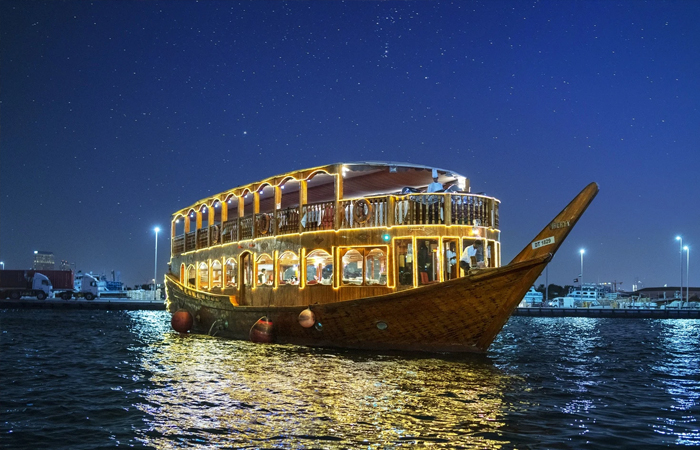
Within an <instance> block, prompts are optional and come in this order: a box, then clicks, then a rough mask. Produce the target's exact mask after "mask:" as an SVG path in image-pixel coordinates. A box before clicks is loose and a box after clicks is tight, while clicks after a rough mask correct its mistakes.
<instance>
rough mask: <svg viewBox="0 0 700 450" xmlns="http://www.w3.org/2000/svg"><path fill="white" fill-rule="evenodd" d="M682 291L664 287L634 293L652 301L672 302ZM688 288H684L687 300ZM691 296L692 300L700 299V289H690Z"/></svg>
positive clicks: (684, 296) (676, 288)
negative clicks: (686, 292)
mask: <svg viewBox="0 0 700 450" xmlns="http://www.w3.org/2000/svg"><path fill="white" fill-rule="evenodd" d="M679 291H680V289H679V288H678V287H677V286H676V287H673V286H664V287H648V288H644V289H639V290H637V291H635V292H634V293H635V294H636V295H642V296H643V297H649V298H651V299H652V300H664V299H667V300H672V299H674V298H678V297H679V294H678V292H679ZM685 291H686V287H685V286H683V299H684V300H685V299H686V295H685ZM688 291H689V294H690V299H691V300H692V299H693V297H695V298H699V297H700V288H697V287H692V286H691V287H690V289H688Z"/></svg>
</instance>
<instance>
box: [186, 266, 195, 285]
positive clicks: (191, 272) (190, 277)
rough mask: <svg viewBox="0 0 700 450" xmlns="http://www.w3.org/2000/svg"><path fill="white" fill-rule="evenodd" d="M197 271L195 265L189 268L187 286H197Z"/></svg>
mask: <svg viewBox="0 0 700 450" xmlns="http://www.w3.org/2000/svg"><path fill="white" fill-rule="evenodd" d="M196 278H197V271H196V270H195V268H194V266H190V267H188V268H187V286H189V287H191V288H196V287H197V282H196Z"/></svg>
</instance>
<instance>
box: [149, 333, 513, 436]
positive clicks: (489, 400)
mask: <svg viewBox="0 0 700 450" xmlns="http://www.w3.org/2000/svg"><path fill="white" fill-rule="evenodd" d="M161 336H163V335H161ZM141 363H142V365H143V369H144V370H145V371H146V372H148V373H150V374H151V383H152V385H153V386H154V387H153V388H151V389H149V390H148V391H147V392H144V393H143V395H144V398H145V402H144V403H143V404H141V405H139V408H141V409H142V410H143V411H144V412H146V413H147V417H150V421H149V422H150V423H149V427H148V428H147V430H146V431H144V432H143V433H142V436H141V438H142V439H143V442H144V443H146V444H148V445H151V446H153V447H155V448H160V449H167V448H180V447H189V446H201V445H203V444H205V446H206V447H211V448H213V447H219V446H235V447H238V446H241V447H245V446H248V447H260V446H266V447H270V446H272V447H277V448H307V447H313V448H318V447H322V448H336V447H337V448H348V447H353V448H355V447H363V448H378V447H384V446H389V447H402V446H406V447H410V446H414V445H416V444H426V443H430V444H431V445H434V446H438V447H441V448H454V447H456V446H460V447H463V448H485V447H486V448H497V447H500V446H503V445H504V444H507V442H505V441H504V440H503V438H502V437H500V436H499V433H498V430H499V428H500V427H502V426H503V415H504V413H503V407H504V405H503V402H504V400H503V392H504V390H506V389H508V386H509V383H510V380H509V378H508V377H507V376H506V375H504V374H503V373H501V371H499V370H498V369H497V368H495V367H494V366H493V365H492V364H490V363H489V362H488V360H487V359H485V358H466V360H465V358H464V357H461V358H460V359H458V360H450V359H435V358H425V357H423V358H416V357H413V356H411V357H406V356H374V355H369V354H362V353H352V352H341V351H338V352H334V351H328V350H319V349H308V348H305V347H296V346H279V345H256V344H252V343H248V342H239V341H229V340H221V339H217V338H211V337H207V336H186V337H180V336H179V335H177V334H174V333H166V334H165V335H164V339H162V340H161V341H160V342H154V343H151V344H150V345H149V346H147V347H144V348H143V349H142V358H141Z"/></svg>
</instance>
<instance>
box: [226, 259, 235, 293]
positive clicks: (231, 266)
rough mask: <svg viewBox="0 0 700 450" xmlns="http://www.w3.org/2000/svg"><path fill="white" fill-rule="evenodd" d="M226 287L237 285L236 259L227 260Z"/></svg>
mask: <svg viewBox="0 0 700 450" xmlns="http://www.w3.org/2000/svg"><path fill="white" fill-rule="evenodd" d="M225 275H226V287H236V260H234V259H233V258H230V259H229V260H228V261H226V274H225Z"/></svg>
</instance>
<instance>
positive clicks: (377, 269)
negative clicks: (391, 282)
mask: <svg viewBox="0 0 700 450" xmlns="http://www.w3.org/2000/svg"><path fill="white" fill-rule="evenodd" d="M365 268H366V271H365V283H366V284H368V285H377V284H378V285H382V286H386V253H384V252H383V251H382V250H380V249H378V248H374V249H372V250H370V251H369V252H368V253H367V256H366V257H365Z"/></svg>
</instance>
